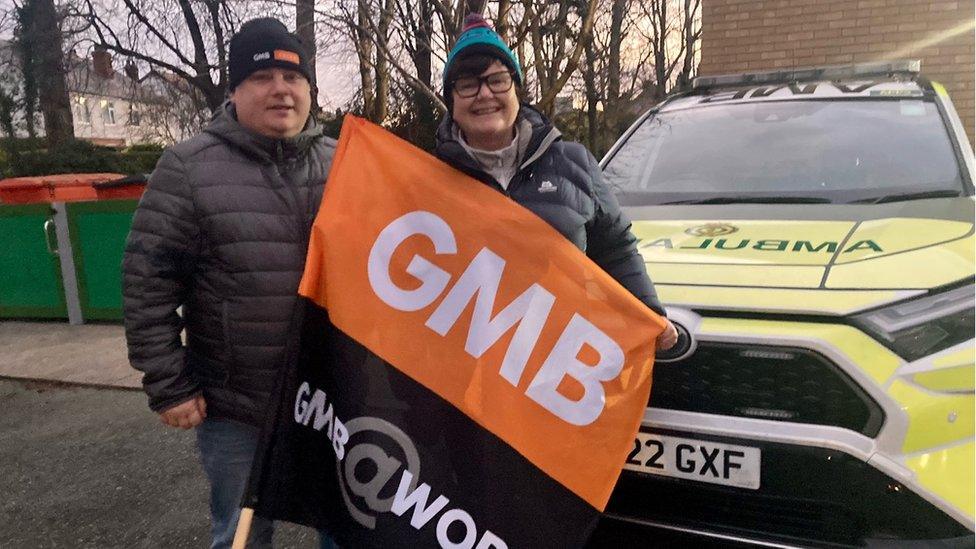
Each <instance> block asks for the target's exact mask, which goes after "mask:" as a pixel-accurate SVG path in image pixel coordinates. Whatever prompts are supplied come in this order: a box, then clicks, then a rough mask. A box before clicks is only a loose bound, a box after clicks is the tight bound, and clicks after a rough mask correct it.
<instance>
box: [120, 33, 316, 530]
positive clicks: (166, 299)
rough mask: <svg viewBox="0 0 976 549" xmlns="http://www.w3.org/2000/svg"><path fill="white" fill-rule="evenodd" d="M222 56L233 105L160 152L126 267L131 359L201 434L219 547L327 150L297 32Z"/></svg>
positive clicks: (169, 413) (243, 472)
mask: <svg viewBox="0 0 976 549" xmlns="http://www.w3.org/2000/svg"><path fill="white" fill-rule="evenodd" d="M229 57H230V61H229V74H228V76H229V89H230V97H229V101H228V102H227V103H226V104H225V105H224V107H223V109H222V112H220V113H219V114H218V115H217V117H216V118H215V119H214V120H213V122H212V123H211V124H210V125H209V126H208V127H207V128H206V129H205V130H204V131H203V133H201V134H200V135H197V136H195V137H193V138H192V139H189V140H188V141H185V142H183V143H180V144H178V145H175V146H173V147H171V148H169V149H168V150H167V151H166V152H165V153H163V156H162V157H161V158H160V160H159V164H158V165H157V166H156V170H155V171H154V172H153V175H152V177H151V178H150V180H149V185H148V188H147V189H146V193H145V195H144V196H143V198H142V201H141V202H140V203H139V208H138V210H137V211H136V214H135V217H134V218H133V221H132V231H131V233H130V234H129V239H128V242H127V243H126V251H125V258H124V261H123V278H124V282H123V286H124V288H123V294H124V309H125V330H126V339H127V341H128V347H129V360H130V361H131V363H132V365H133V366H134V367H135V368H136V369H138V370H141V371H142V372H144V374H145V375H144V376H143V386H144V388H145V391H146V393H147V394H148V396H149V406H150V408H152V410H153V411H155V412H157V413H159V415H160V418H161V420H162V422H163V423H165V424H166V425H169V426H170V427H178V428H182V429H191V428H196V435H197V446H198V449H199V451H200V458H201V461H202V463H203V467H204V470H205V472H206V474H207V478H208V479H209V481H210V488H211V490H210V510H211V516H212V545H211V547H214V548H217V547H229V546H230V544H231V541H232V540H233V536H234V531H235V529H236V525H237V519H238V513H239V510H238V506H239V504H240V500H241V495H242V493H243V490H244V487H245V484H246V482H247V479H248V475H249V473H250V466H251V460H252V456H253V455H254V451H255V447H256V445H257V440H258V436H259V426H260V425H261V423H262V420H263V416H264V412H265V407H266V405H267V403H268V402H269V397H270V391H271V388H272V385H273V383H274V378H275V374H276V372H277V371H278V370H279V368H280V367H281V366H282V361H283V359H284V357H285V354H286V345H287V343H286V342H287V341H288V334H289V332H290V331H291V330H290V325H291V323H292V319H293V317H294V316H295V315H294V313H295V309H296V307H297V304H298V300H297V299H298V298H297V288H298V282H299V280H300V278H301V275H302V271H303V269H304V263H305V252H306V247H307V244H308V234H309V231H310V227H311V224H312V221H313V219H314V217H315V213H316V211H317V209H318V205H319V202H320V201H321V198H322V188H323V184H324V182H325V180H326V177H327V175H328V171H329V167H330V165H331V162H332V156H333V154H334V152H335V141H334V140H332V139H329V138H326V137H324V136H323V135H322V129H321V127H320V126H318V125H317V124H316V122H315V120H314V119H313V118H310V117H309V108H310V105H311V91H310V84H309V81H310V78H311V74H310V72H309V65H308V54H307V53H306V49H305V48H304V47H303V45H302V43H301V41H300V40H299V39H298V37H297V36H295V35H294V34H291V33H289V32H288V30H287V29H286V28H285V26H284V25H283V24H282V23H281V22H279V21H277V20H275V19H271V18H262V19H255V20H252V21H249V22H247V23H245V24H244V25H243V26H242V27H241V29H240V31H239V32H238V33H236V34H235V35H234V36H233V37H232V38H231V41H230V55H229ZM181 306H182V308H183V309H182V318H181V316H180V315H178V314H177V308H179V307H181ZM184 327H185V329H186V344H185V345H184V344H183V342H182V341H181V337H180V332H181V331H182V330H183V328H184ZM271 534H272V524H271V523H270V522H269V521H267V520H262V519H260V518H257V517H256V518H255V521H254V523H253V525H252V529H251V538H250V540H251V541H250V544H249V547H257V546H262V547H263V546H270V543H271ZM327 543H328V541H327V538H325V537H324V536H323V545H327Z"/></svg>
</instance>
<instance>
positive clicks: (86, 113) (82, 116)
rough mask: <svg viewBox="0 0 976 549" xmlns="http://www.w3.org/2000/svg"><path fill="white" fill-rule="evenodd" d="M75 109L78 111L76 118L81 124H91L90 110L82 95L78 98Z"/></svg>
mask: <svg viewBox="0 0 976 549" xmlns="http://www.w3.org/2000/svg"><path fill="white" fill-rule="evenodd" d="M75 111H76V112H77V113H78V115H77V118H78V120H80V121H81V123H82V124H91V110H90V109H89V108H88V101H87V100H85V98H84V97H79V98H78V104H77V105H76V109H75Z"/></svg>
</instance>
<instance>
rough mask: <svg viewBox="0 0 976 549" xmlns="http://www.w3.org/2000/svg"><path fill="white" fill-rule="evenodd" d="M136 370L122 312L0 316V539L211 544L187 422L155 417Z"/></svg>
mask: <svg viewBox="0 0 976 549" xmlns="http://www.w3.org/2000/svg"><path fill="white" fill-rule="evenodd" d="M140 377H141V374H140V373H139V372H136V371H135V370H132V369H131V367H130V366H129V364H128V360H127V359H126V352H125V338H124V335H123V330H122V326H121V325H119V324H86V325H82V326H70V325H68V324H67V323H64V322H14V321H2V322H0V494H2V497H0V548H15V549H19V548H48V547H51V548H54V547H72V548H75V547H78V548H99V549H102V548H141V547H153V548H154V547H165V548H190V547H194V548H204V547H207V546H208V545H209V540H210V536H209V528H210V526H209V512H208V509H207V506H208V504H207V490H208V489H207V482H206V479H205V478H204V475H203V471H202V469H201V467H200V465H199V461H198V459H197V453H196V448H195V438H194V435H193V432H192V431H182V430H178V429H172V428H168V427H165V426H163V425H162V424H161V423H160V422H159V419H158V416H157V415H156V414H154V413H153V412H151V411H150V410H149V408H148V407H147V405H146V397H145V395H143V394H142V391H140V390H139V388H140ZM317 545H318V544H317V534H315V532H313V531H311V530H309V529H307V528H303V527H300V526H296V525H291V524H282V525H280V526H279V528H278V530H277V532H276V534H275V546H276V547H286V548H292V547H295V548H302V549H310V548H312V547H317Z"/></svg>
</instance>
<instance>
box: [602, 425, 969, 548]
mask: <svg viewBox="0 0 976 549" xmlns="http://www.w3.org/2000/svg"><path fill="white" fill-rule="evenodd" d="M654 432H657V433H659V434H662V435H666V436H677V437H684V438H694V439H699V440H708V441H713V442H720V443H724V444H735V445H739V446H750V447H754V448H758V449H759V450H760V451H761V452H762V464H761V471H762V472H761V478H762V481H761V485H760V488H759V489H758V490H749V489H745V488H734V487H730V486H719V485H715V484H710V483H703V482H694V481H689V480H683V479H675V478H668V477H662V476H657V475H649V474H644V473H637V472H633V471H624V472H623V473H621V475H620V479H619V480H618V482H617V486H616V488H615V489H614V492H613V495H612V496H611V498H610V502H609V503H608V504H607V508H606V515H607V517H608V518H607V520H609V521H610V522H613V519H614V517H619V518H621V519H625V520H631V521H635V522H641V521H646V522H651V523H657V524H668V525H672V526H678V527H685V528H690V529H692V530H704V531H712V532H721V533H726V534H731V535H738V536H742V537H746V538H751V539H761V540H769V541H780V542H785V543H797V544H799V545H821V544H840V545H863V544H864V543H866V542H867V541H868V540H937V539H938V540H942V539H950V538H956V537H959V536H967V535H969V536H971V532H969V531H968V530H967V529H966V527H965V526H963V525H962V524H960V523H958V522H956V521H955V520H954V519H952V518H951V517H949V516H948V515H947V514H945V513H944V512H942V511H941V510H939V509H938V508H936V507H935V506H933V505H932V504H931V503H929V502H927V501H925V500H924V499H922V498H921V497H920V496H918V495H917V494H915V493H914V492H912V491H911V490H909V489H908V488H907V487H906V486H904V485H902V484H900V483H899V482H898V481H897V480H895V479H893V478H891V477H889V476H887V475H886V474H885V473H883V472H881V471H879V470H878V469H875V468H874V467H872V466H871V465H868V464H867V463H864V462H863V461H861V460H859V459H857V458H854V457H852V456H850V455H847V454H844V453H843V452H839V451H836V450H830V449H826V448H815V447H804V446H791V445H788V444H782V443H774V442H766V441H758V440H743V439H739V438H731V437H717V436H710V435H703V434H699V433H687V432H678V431H665V430H654ZM613 529H615V527H611V528H607V530H613ZM595 539H596V541H599V542H600V543H594V544H592V545H591V547H611V546H612V545H609V544H606V543H602V541H603V540H601V539H600V538H595ZM646 539H650V538H646ZM621 545H623V544H619V543H618V544H616V545H615V546H616V547H620V546H621ZM970 546H971V544H970Z"/></svg>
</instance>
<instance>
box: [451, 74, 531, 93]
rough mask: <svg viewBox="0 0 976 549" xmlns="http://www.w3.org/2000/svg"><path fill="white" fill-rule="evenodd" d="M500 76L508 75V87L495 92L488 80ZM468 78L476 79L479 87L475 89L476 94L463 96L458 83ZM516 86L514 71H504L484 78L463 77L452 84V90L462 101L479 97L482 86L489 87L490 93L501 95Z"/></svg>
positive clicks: (486, 75)
mask: <svg viewBox="0 0 976 549" xmlns="http://www.w3.org/2000/svg"><path fill="white" fill-rule="evenodd" d="M499 74H507V75H508V86H507V87H506V88H505V89H503V90H495V89H492V87H491V84H489V83H488V79H489V78H491V77H492V76H497V75H499ZM466 78H472V79H475V80H477V81H478V87H477V88H475V90H474V93H472V94H470V95H463V94H462V93H461V91H460V90H458V88H457V83H458V81H459V80H463V79H466ZM514 85H515V75H514V74H512V71H510V70H503V71H496V72H493V73H491V74H485V75H483V76H461V77H459V78H455V79H454V80H453V81H452V82H451V90H452V91H453V92H454V93H456V94H457V96H458V97H460V98H461V99H470V98H472V97H477V96H478V94H479V93H481V87H482V86H487V87H488V91H490V92H491V93H494V94H500V93H505V92H507V91H508V90H510V89H512V86H514Z"/></svg>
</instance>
